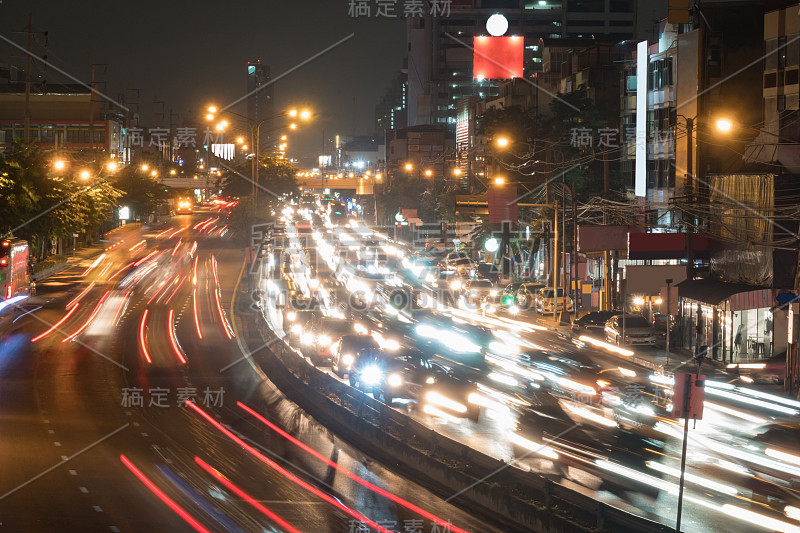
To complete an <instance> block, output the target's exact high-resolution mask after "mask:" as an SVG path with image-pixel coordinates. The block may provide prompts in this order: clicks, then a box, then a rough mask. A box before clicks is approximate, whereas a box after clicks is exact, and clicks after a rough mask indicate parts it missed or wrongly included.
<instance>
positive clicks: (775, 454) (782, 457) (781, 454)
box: [764, 448, 800, 466]
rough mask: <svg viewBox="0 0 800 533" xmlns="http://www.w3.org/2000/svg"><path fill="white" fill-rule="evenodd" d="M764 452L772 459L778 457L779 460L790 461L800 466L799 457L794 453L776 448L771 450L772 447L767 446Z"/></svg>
mask: <svg viewBox="0 0 800 533" xmlns="http://www.w3.org/2000/svg"><path fill="white" fill-rule="evenodd" d="M764 453H765V454H766V455H768V456H769V457H772V458H773V459H779V460H781V461H786V462H787V463H792V464H795V465H797V466H800V457H798V456H796V455H792V454H789V453H784V452H781V451H778V450H773V449H772V448H767V449H766V450H764Z"/></svg>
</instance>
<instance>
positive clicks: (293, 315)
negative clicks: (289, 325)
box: [286, 311, 297, 322]
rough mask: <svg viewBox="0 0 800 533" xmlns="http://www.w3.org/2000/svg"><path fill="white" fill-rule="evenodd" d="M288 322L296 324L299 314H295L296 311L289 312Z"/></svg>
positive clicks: (287, 314) (287, 315)
mask: <svg viewBox="0 0 800 533" xmlns="http://www.w3.org/2000/svg"><path fill="white" fill-rule="evenodd" d="M286 320H288V321H289V322H294V321H295V320H297V313H295V312H294V311H289V312H288V313H286Z"/></svg>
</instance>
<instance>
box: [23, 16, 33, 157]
mask: <svg viewBox="0 0 800 533" xmlns="http://www.w3.org/2000/svg"><path fill="white" fill-rule="evenodd" d="M32 59H33V13H28V54H27V57H26V60H25V65H26V66H25V134H24V140H25V144H28V143H29V142H31V68H32Z"/></svg>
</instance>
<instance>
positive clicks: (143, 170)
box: [142, 164, 150, 172]
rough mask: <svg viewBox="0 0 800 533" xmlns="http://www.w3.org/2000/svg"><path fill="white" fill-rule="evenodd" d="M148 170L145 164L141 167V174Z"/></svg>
mask: <svg viewBox="0 0 800 533" xmlns="http://www.w3.org/2000/svg"><path fill="white" fill-rule="evenodd" d="M148 168H150V167H148V166H147V165H146V164H145V165H142V172H147V169H148Z"/></svg>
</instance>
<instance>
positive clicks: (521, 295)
mask: <svg viewBox="0 0 800 533" xmlns="http://www.w3.org/2000/svg"><path fill="white" fill-rule="evenodd" d="M543 287H544V284H542V283H521V284H520V285H519V287H517V291H516V300H517V305H518V306H520V307H522V308H523V309H531V308H533V307H534V306H535V305H536V297H537V295H538V293H539V289H541V288H543Z"/></svg>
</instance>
